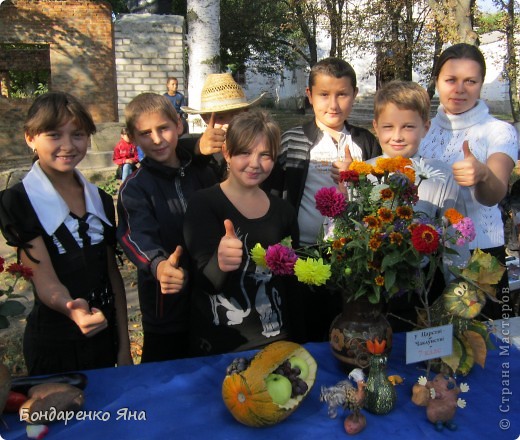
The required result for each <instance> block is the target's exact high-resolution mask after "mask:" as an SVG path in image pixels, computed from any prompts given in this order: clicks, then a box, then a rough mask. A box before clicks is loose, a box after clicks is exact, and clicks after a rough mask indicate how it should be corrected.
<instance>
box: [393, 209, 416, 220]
mask: <svg viewBox="0 0 520 440" xmlns="http://www.w3.org/2000/svg"><path fill="white" fill-rule="evenodd" d="M395 212H396V213H397V216H398V217H400V218H402V219H404V220H411V219H412V217H413V209H412V208H410V207H409V206H398V207H397V209H396V210H395Z"/></svg>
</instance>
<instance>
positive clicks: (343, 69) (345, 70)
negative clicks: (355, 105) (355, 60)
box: [309, 57, 357, 91]
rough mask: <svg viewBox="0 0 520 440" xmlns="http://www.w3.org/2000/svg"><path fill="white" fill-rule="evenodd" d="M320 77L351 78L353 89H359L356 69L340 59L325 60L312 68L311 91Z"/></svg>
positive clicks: (310, 76)
mask: <svg viewBox="0 0 520 440" xmlns="http://www.w3.org/2000/svg"><path fill="white" fill-rule="evenodd" d="M318 75H328V76H333V77H334V78H343V77H345V78H350V82H351V84H352V88H353V89H355V88H356V87H357V79H356V72H355V70H354V68H353V67H352V66H351V65H350V64H349V63H347V62H346V61H344V60H342V59H340V58H334V57H329V58H324V59H323V60H321V61H318V62H317V63H316V64H315V65H314V66H312V68H311V73H310V75H309V89H310V90H311V91H312V86H313V85H314V83H315V82H316V76H318Z"/></svg>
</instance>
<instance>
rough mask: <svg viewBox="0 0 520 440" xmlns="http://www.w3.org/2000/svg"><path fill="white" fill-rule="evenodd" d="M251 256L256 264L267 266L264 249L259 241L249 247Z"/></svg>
mask: <svg viewBox="0 0 520 440" xmlns="http://www.w3.org/2000/svg"><path fill="white" fill-rule="evenodd" d="M251 258H252V259H253V261H254V262H255V264H256V265H257V266H259V267H267V263H266V261H265V249H264V248H263V247H262V245H261V244H260V243H257V244H255V247H254V248H253V249H251Z"/></svg>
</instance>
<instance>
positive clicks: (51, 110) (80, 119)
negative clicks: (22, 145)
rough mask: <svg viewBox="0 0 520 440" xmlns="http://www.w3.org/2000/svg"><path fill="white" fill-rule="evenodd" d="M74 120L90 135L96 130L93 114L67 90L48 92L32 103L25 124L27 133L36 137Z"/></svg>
mask: <svg viewBox="0 0 520 440" xmlns="http://www.w3.org/2000/svg"><path fill="white" fill-rule="evenodd" d="M71 119H72V120H74V121H75V122H76V123H77V124H78V126H79V127H80V128H81V129H83V130H85V131H86V132H87V134H88V135H92V134H94V133H95V132H96V124H94V120H93V119H92V116H91V114H90V113H89V111H88V110H87V109H86V108H85V106H84V105H83V104H82V103H81V102H79V100H78V99H77V98H76V97H74V96H72V95H70V94H68V93H65V92H48V93H45V94H43V95H41V96H38V97H37V98H36V99H35V100H34V102H33V103H32V105H31V107H30V108H29V111H28V112H27V118H26V119H25V124H24V126H23V128H24V131H25V134H27V135H29V136H31V137H34V136H37V135H38V134H40V133H44V132H46V131H51V130H55V129H56V128H57V127H59V126H60V125H63V124H65V123H67V122H68V121H69V120H71Z"/></svg>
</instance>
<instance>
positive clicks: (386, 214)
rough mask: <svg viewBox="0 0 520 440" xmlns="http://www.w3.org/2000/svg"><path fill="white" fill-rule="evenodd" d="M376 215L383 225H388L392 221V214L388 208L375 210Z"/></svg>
mask: <svg viewBox="0 0 520 440" xmlns="http://www.w3.org/2000/svg"><path fill="white" fill-rule="evenodd" d="M377 215H379V218H380V219H381V221H382V222H383V223H390V222H391V221H393V220H394V214H393V213H392V211H391V210H390V209H388V208H379V209H378V210H377Z"/></svg>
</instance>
